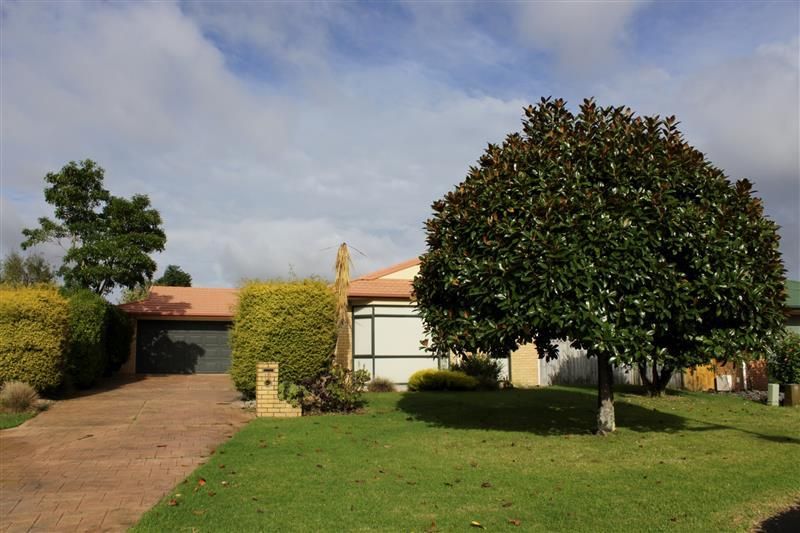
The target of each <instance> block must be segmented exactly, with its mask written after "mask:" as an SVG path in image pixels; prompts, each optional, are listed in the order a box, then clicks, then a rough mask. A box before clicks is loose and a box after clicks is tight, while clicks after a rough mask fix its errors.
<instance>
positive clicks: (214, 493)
mask: <svg viewBox="0 0 800 533" xmlns="http://www.w3.org/2000/svg"><path fill="white" fill-rule="evenodd" d="M208 495H209V496H216V495H217V493H216V492H214V491H213V490H210V491H208Z"/></svg>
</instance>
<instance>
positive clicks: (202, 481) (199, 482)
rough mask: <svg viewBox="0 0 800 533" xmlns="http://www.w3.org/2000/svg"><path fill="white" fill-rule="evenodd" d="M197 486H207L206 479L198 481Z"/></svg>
mask: <svg viewBox="0 0 800 533" xmlns="http://www.w3.org/2000/svg"><path fill="white" fill-rule="evenodd" d="M197 484H198V485H200V486H201V487H202V486H203V485H205V484H206V480H205V479H203V478H200V479H198V480H197Z"/></svg>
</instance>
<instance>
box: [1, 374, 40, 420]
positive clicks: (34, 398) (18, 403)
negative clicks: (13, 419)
mask: <svg viewBox="0 0 800 533" xmlns="http://www.w3.org/2000/svg"><path fill="white" fill-rule="evenodd" d="M38 401H39V394H37V392H36V390H35V389H34V388H33V387H31V386H30V385H28V384H27V383H23V382H22V381H8V382H6V383H5V384H3V387H2V388H1V389H0V408H2V409H3V410H4V411H6V412H10V413H24V412H26V411H30V410H32V409H33V408H34V407H36V404H37V402H38Z"/></svg>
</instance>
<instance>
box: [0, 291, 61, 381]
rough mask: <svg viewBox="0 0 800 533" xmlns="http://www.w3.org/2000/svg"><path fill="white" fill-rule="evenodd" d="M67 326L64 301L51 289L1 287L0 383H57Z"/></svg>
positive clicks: (59, 377)
mask: <svg viewBox="0 0 800 533" xmlns="http://www.w3.org/2000/svg"><path fill="white" fill-rule="evenodd" d="M68 325H69V308H68V304H67V301H66V299H64V297H62V296H61V295H60V294H59V293H58V291H56V290H55V289H54V288H45V287H38V288H10V287H0V383H4V382H8V381H22V382H24V383H27V384H29V385H30V386H32V387H33V388H34V389H36V390H37V391H39V392H42V391H48V390H52V389H55V388H57V387H58V386H60V385H61V383H62V381H63V379H64V367H65V364H66V361H65V351H66V344H67V339H68V337H67V335H68V331H69V329H68Z"/></svg>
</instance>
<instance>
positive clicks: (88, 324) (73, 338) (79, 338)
mask: <svg viewBox="0 0 800 533" xmlns="http://www.w3.org/2000/svg"><path fill="white" fill-rule="evenodd" d="M68 298H69V348H68V350H67V373H68V375H69V376H70V377H71V378H72V382H73V383H74V384H75V385H77V386H79V387H83V388H85V387H91V386H92V385H94V383H95V381H97V379H98V378H99V377H100V376H101V375H102V374H103V372H104V371H105V369H106V364H107V362H108V359H107V356H106V338H105V333H106V316H107V313H108V308H109V307H110V305H109V303H108V302H107V301H106V300H105V299H104V298H103V297H102V296H100V295H98V294H95V293H94V292H92V291H90V290H88V289H79V290H76V291H74V292H72V293H70V294H69V295H68Z"/></svg>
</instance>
